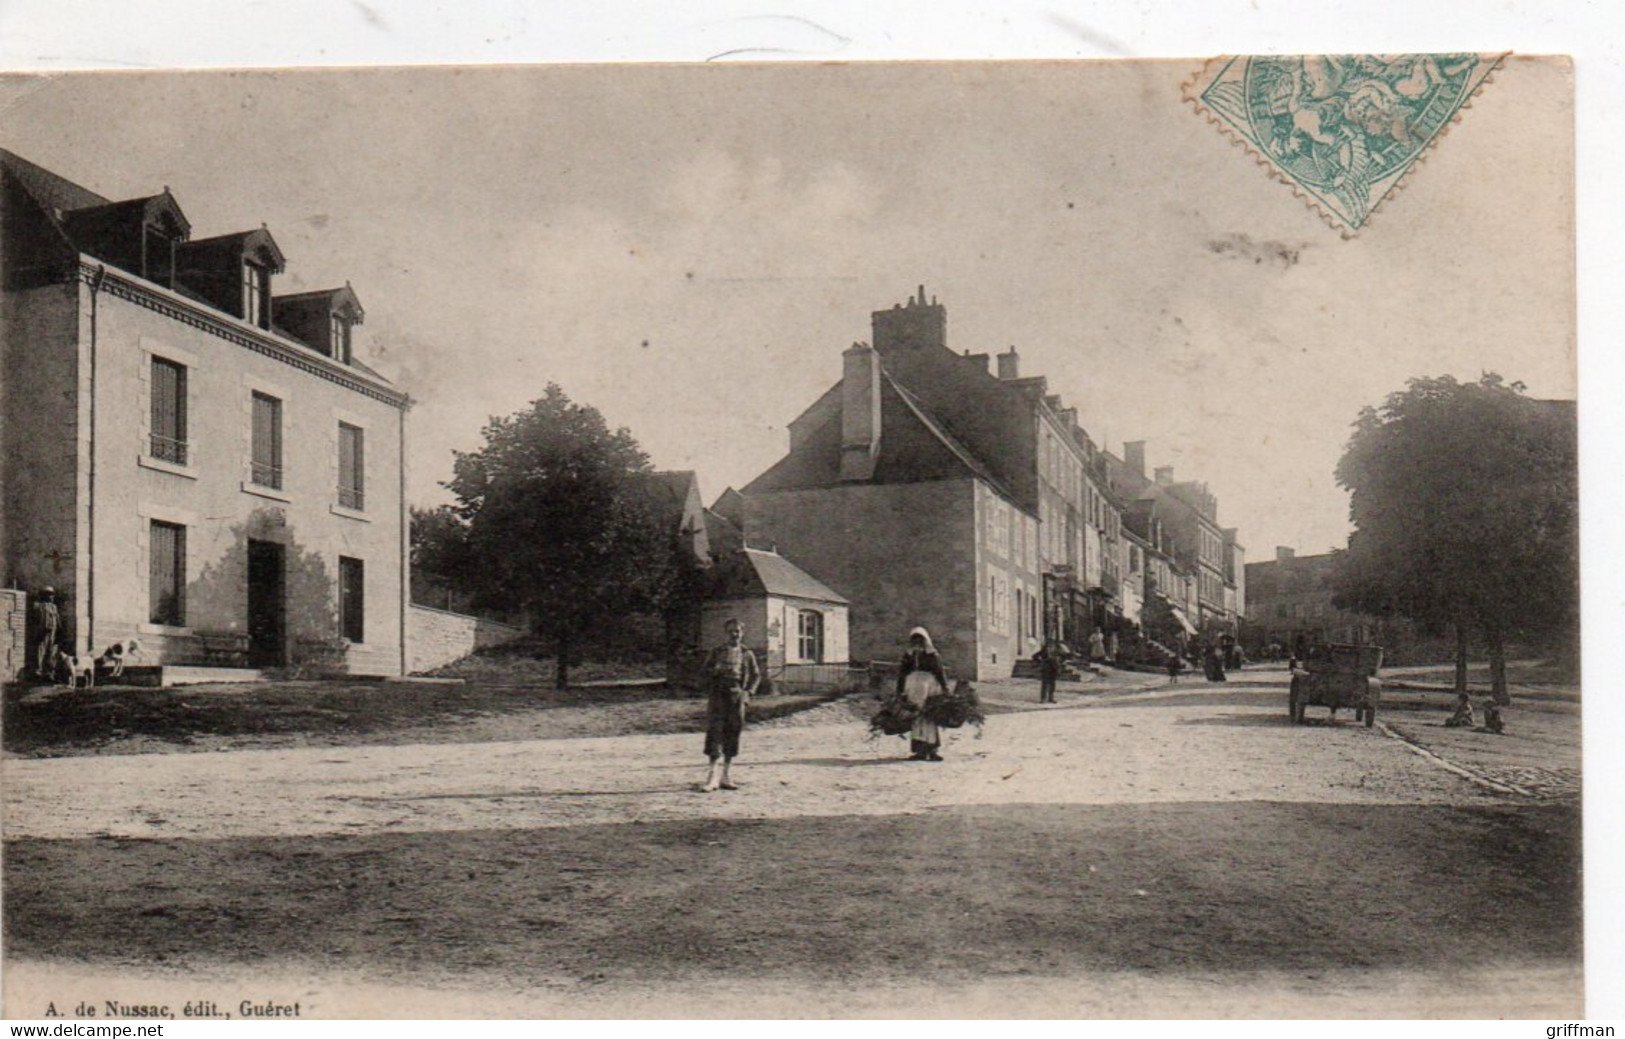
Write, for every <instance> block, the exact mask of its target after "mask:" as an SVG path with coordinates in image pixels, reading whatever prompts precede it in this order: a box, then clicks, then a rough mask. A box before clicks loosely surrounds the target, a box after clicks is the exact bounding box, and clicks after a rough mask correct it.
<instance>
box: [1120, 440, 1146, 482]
mask: <svg viewBox="0 0 1625 1039" xmlns="http://www.w3.org/2000/svg"><path fill="white" fill-rule="evenodd" d="M1123 464H1124V465H1126V466H1128V471H1129V472H1131V473H1133V474H1134V475H1135V476H1138V477H1139V478H1140V479H1142V480H1143V479H1145V441H1144V440H1125V441H1124V442H1123Z"/></svg>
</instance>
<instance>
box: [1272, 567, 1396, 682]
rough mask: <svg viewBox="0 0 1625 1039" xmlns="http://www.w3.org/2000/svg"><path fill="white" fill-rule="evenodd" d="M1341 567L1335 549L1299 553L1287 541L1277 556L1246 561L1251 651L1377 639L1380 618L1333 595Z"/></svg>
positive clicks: (1288, 651) (1380, 624)
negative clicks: (1341, 602)
mask: <svg viewBox="0 0 1625 1039" xmlns="http://www.w3.org/2000/svg"><path fill="white" fill-rule="evenodd" d="M1336 573H1337V555H1336V554H1335V553H1331V552H1326V553H1322V554H1320V555H1312V556H1300V555H1298V554H1297V553H1296V552H1295V551H1293V550H1292V549H1290V548H1287V547H1285V546H1281V547H1278V548H1276V550H1275V558H1274V559H1273V560H1269V561H1266V562H1258V563H1248V564H1246V575H1247V576H1246V581H1247V589H1248V592H1247V594H1248V596H1249V599H1250V603H1251V605H1250V611H1249V614H1248V623H1247V625H1246V628H1245V631H1244V634H1243V642H1244V643H1245V645H1246V646H1247V648H1248V651H1249V652H1252V653H1255V654H1260V653H1262V654H1265V655H1268V654H1269V653H1270V647H1271V646H1274V647H1278V649H1279V652H1282V653H1291V652H1292V651H1293V650H1294V649H1295V648H1298V647H1300V646H1308V645H1314V644H1316V643H1322V642H1332V643H1355V642H1373V641H1378V640H1379V631H1380V629H1381V628H1382V622H1381V621H1379V620H1378V619H1377V618H1375V617H1371V616H1368V615H1366V614H1363V613H1356V612H1354V611H1352V610H1345V609H1342V608H1340V607H1338V606H1337V605H1336V604H1335V603H1334V602H1333V601H1332V600H1333V596H1334V595H1335V592H1336V587H1335V583H1336V580H1335V579H1336ZM1390 626H1394V625H1390Z"/></svg>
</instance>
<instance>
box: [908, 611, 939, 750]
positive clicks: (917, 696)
mask: <svg viewBox="0 0 1625 1039" xmlns="http://www.w3.org/2000/svg"><path fill="white" fill-rule="evenodd" d="M947 691H948V676H947V675H946V674H944V673H943V670H942V660H941V658H939V657H938V656H937V648H936V646H934V645H932V644H931V633H930V632H928V631H926V630H925V629H924V628H915V629H914V630H913V631H911V632H909V633H908V652H906V653H904V654H903V660H902V663H901V664H899V665H898V668H897V695H898V697H900V698H901V699H902V700H904V701H905V702H907V703H908V705H909V706H910V707H912V708H914V711H915V718H914V728H913V729H911V730H910V731H909V741H908V743H909V750H910V752H911V753H910V754H909V757H910V758H911V759H912V760H914V761H941V760H942V755H941V754H939V753H938V752H937V751H938V749H939V748H940V747H941V746H942V734H941V732H940V731H939V730H938V728H937V723H936V722H934V721H931V720H930V719H928V718H927V717H926V716H925V704H926V701H927V700H929V699H931V698H932V697H933V696H937V695H939V694H943V693H946V692H947Z"/></svg>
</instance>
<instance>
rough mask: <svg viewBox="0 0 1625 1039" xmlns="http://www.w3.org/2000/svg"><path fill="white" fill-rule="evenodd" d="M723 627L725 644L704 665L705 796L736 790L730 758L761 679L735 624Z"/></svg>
mask: <svg viewBox="0 0 1625 1039" xmlns="http://www.w3.org/2000/svg"><path fill="white" fill-rule="evenodd" d="M723 628H724V630H725V631H726V632H727V641H726V642H724V643H723V644H722V645H720V646H718V647H717V648H715V649H713V650H712V651H711V655H710V656H709V657H708V658H707V659H706V662H705V677H706V684H707V688H708V689H709V691H710V698H709V702H708V703H707V705H706V726H705V756H706V757H707V758H710V759H711V771H710V774H709V775H707V776H706V779H705V786H704V787H703V789H704V790H705V792H706V793H710V792H712V791H713V790H716V789H717V788H718V787H721V788H722V789H723V790H737V789H739V788H738V787H736V786H734V783H733V779H732V777H731V776H730V775H729V770H730V768H731V767H732V765H733V759H734V758H736V757H738V756H739V734H740V733H741V732H743V731H744V729H745V710H746V708H748V707H749V706H750V698H751V694H753V693H755V692H756V686H757V685H758V684H759V683H760V682H761V680H762V672H761V670H760V669H759V668H758V667H757V666H756V654H754V653H752V652H751V651H750V650H748V649H746V648H745V645H744V636H743V634H742V632H741V630H740V627H739V622H738V621H736V620H729V621H728V622H727V623H726V624H725V625H723ZM719 758H720V759H721V761H720V762H719V761H718V759H719Z"/></svg>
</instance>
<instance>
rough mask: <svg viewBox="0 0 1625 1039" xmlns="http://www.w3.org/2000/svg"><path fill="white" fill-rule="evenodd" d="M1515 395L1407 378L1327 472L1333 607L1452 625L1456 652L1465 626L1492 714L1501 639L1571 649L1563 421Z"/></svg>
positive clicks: (1499, 387)
mask: <svg viewBox="0 0 1625 1039" xmlns="http://www.w3.org/2000/svg"><path fill="white" fill-rule="evenodd" d="M1523 390H1524V387H1523V385H1522V384H1521V383H1513V384H1512V385H1510V386H1509V385H1507V384H1505V383H1504V382H1503V380H1502V379H1501V377H1500V376H1499V375H1495V374H1493V373H1487V374H1485V375H1484V376H1482V377H1481V378H1480V379H1479V380H1478V381H1477V382H1472V383H1462V382H1457V381H1456V380H1455V379H1453V378H1451V377H1449V376H1443V377H1440V378H1436V379H1412V380H1411V381H1410V382H1409V383H1408V384H1407V388H1406V389H1405V390H1404V391H1401V392H1397V393H1392V394H1390V395H1389V396H1388V398H1387V400H1386V401H1385V402H1384V403H1383V405H1382V407H1380V408H1372V407H1367V408H1365V409H1364V410H1362V411H1361V412H1360V416H1359V418H1358V420H1357V421H1356V422H1355V424H1354V434H1353V436H1352V437H1351V438H1350V440H1349V443H1348V447H1347V449H1346V450H1345V452H1344V454H1343V458H1342V460H1341V461H1340V462H1339V463H1338V466H1337V482H1338V484H1339V485H1340V486H1342V487H1343V488H1345V489H1346V490H1348V491H1349V492H1350V502H1349V516H1350V519H1351V520H1352V521H1353V523H1354V526H1355V533H1354V535H1353V536H1352V537H1350V539H1349V549H1348V553H1347V557H1346V560H1345V565H1344V566H1343V567H1342V576H1341V594H1340V600H1341V602H1342V603H1344V604H1345V605H1349V606H1353V607H1355V608H1359V609H1365V610H1369V611H1372V612H1378V613H1398V614H1401V615H1404V616H1406V617H1409V618H1411V619H1412V620H1414V621H1416V622H1418V623H1419V624H1421V625H1422V626H1424V627H1426V628H1431V629H1433V630H1439V629H1441V628H1443V627H1445V626H1454V628H1455V630H1456V632H1457V639H1458V646H1462V645H1464V644H1465V637H1466V635H1465V633H1466V631H1467V628H1468V627H1469V626H1472V627H1475V628H1477V629H1478V630H1479V631H1481V632H1482V634H1483V636H1484V640H1485V643H1486V645H1487V646H1488V649H1489V653H1490V671H1491V682H1492V691H1493V693H1494V696H1495V698H1496V699H1497V700H1498V701H1500V702H1503V703H1504V702H1506V701H1507V699H1508V697H1507V685H1506V647H1507V642H1508V640H1509V639H1511V638H1515V637H1536V638H1541V637H1545V638H1550V637H1553V636H1557V637H1560V638H1566V639H1569V640H1572V639H1573V638H1574V637H1575V634H1576V632H1577V620H1578V601H1579V538H1578V504H1579V502H1578V489H1577V484H1578V475H1577V452H1576V443H1575V429H1574V412H1573V410H1572V406H1571V405H1566V404H1562V403H1558V402H1548V401H1536V400H1531V399H1529V398H1528V397H1526V396H1524V393H1523ZM1458 676H1459V678H1464V675H1462V674H1461V671H1460V668H1459V666H1458Z"/></svg>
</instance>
